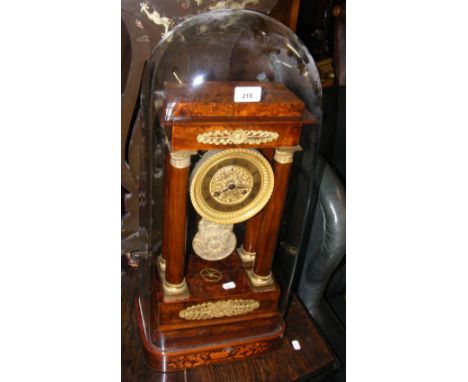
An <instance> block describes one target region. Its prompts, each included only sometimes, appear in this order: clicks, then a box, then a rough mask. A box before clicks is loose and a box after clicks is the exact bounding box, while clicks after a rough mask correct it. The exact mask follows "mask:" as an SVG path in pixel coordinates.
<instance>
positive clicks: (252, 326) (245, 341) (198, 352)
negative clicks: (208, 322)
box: [137, 304, 286, 372]
mask: <svg viewBox="0 0 468 382" xmlns="http://www.w3.org/2000/svg"><path fill="white" fill-rule="evenodd" d="M143 311H144V307H143V308H141V309H140V307H139V304H137V316H138V323H139V329H140V338H141V340H142V343H143V347H144V350H145V356H146V359H147V362H148V364H149V366H151V367H152V368H154V369H155V370H158V371H162V372H171V371H180V370H184V369H191V368H194V367H198V366H204V365H210V364H216V363H221V362H230V361H240V360H243V359H246V358H250V357H255V356H260V355H262V354H265V353H268V352H269V351H271V350H274V349H276V348H277V347H278V346H279V345H280V344H281V340H282V338H283V335H284V331H285V326H286V325H285V324H284V322H283V323H281V324H280V325H279V326H278V325H277V323H275V324H274V325H269V324H268V322H265V321H264V320H261V319H259V320H253V321H252V322H249V321H244V324H245V327H244V330H243V331H244V332H243V331H242V330H240V329H239V328H238V327H237V326H238V325H239V323H231V324H221V325H212V326H210V327H207V328H205V329H204V330H203V329H201V330H198V332H197V330H192V331H190V330H182V331H178V330H173V331H170V332H166V333H165V334H166V335H167V337H168V338H169V337H171V338H170V341H167V344H165V346H163V347H158V346H156V345H155V344H154V342H153V341H152V340H151V339H150V338H149V336H148V335H147V333H146V331H145V328H146V325H147V324H148V320H147V318H146V317H145V316H144V315H143ZM241 326H243V325H241ZM274 328H275V329H274ZM268 329H270V331H269V332H268V331H267V330H268ZM272 329H274V330H272ZM207 332H208V333H210V332H211V333H213V334H212V335H207V334H206V333H207ZM254 332H259V333H261V334H257V335H249V333H254ZM178 337H179V338H178ZM229 337H236V338H229ZM215 338H216V339H215ZM158 342H160V341H158ZM161 343H162V342H160V344H161ZM189 343H192V345H189Z"/></svg>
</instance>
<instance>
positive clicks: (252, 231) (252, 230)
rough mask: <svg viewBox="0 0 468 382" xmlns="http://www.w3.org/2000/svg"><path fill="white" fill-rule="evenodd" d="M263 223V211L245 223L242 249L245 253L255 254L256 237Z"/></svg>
mask: <svg viewBox="0 0 468 382" xmlns="http://www.w3.org/2000/svg"><path fill="white" fill-rule="evenodd" d="M262 221H263V210H262V211H260V212H259V213H258V214H257V215H255V216H254V217H252V218H250V219H249V220H247V222H246V223H245V236H244V242H243V243H242V248H244V250H245V251H247V252H254V253H255V252H257V245H258V237H259V235H260V228H261V226H262Z"/></svg>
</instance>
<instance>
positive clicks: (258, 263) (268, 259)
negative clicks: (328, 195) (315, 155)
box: [247, 146, 300, 287]
mask: <svg viewBox="0 0 468 382" xmlns="http://www.w3.org/2000/svg"><path fill="white" fill-rule="evenodd" d="M298 150H300V147H299V146H297V147H287V148H278V149H276V151H275V157H274V159H275V162H274V168H273V172H274V175H275V188H274V190H273V194H272V195H271V198H270V200H269V201H268V204H267V205H266V207H265V209H264V212H263V221H262V226H261V230H260V233H259V237H258V246H257V254H256V256H255V262H254V266H253V269H252V270H251V271H247V275H248V276H249V280H250V283H251V284H252V286H253V287H264V286H269V285H273V278H272V276H271V266H272V263H273V255H274V254H275V250H276V244H277V241H278V233H279V229H280V226H281V219H282V216H283V210H284V202H285V199H286V192H287V189H288V180H289V174H290V172H291V166H292V162H293V155H294V152H295V151H298Z"/></svg>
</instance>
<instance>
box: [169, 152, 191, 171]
mask: <svg viewBox="0 0 468 382" xmlns="http://www.w3.org/2000/svg"><path fill="white" fill-rule="evenodd" d="M196 153H197V152H196V151H174V152H171V165H172V166H173V167H175V168H187V167H190V157H191V156H192V155H195V154H196Z"/></svg>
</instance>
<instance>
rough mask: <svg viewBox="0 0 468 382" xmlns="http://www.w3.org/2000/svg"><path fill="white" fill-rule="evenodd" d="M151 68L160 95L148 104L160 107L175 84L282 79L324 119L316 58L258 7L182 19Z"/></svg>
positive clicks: (153, 84)
mask: <svg viewBox="0 0 468 382" xmlns="http://www.w3.org/2000/svg"><path fill="white" fill-rule="evenodd" d="M149 73H150V76H151V77H150V81H149V82H150V89H151V93H152V96H153V97H156V98H155V99H154V100H153V102H150V104H151V105H154V104H155V103H154V101H156V107H158V105H160V104H162V103H163V102H159V101H158V98H159V97H164V90H165V89H166V88H167V87H168V86H172V87H173V86H177V84H180V85H182V84H184V85H185V86H188V89H190V88H196V87H197V86H200V85H201V84H203V83H204V82H206V81H258V82H279V83H282V84H283V85H285V86H286V87H287V88H288V89H289V90H291V91H292V92H293V93H294V94H295V95H296V96H298V97H299V98H301V99H302V100H303V101H304V102H305V105H306V107H307V109H308V110H309V111H310V112H312V113H313V114H314V115H315V117H316V118H317V119H319V120H320V119H321V95H322V90H321V85H320V79H319V74H318V72H317V68H316V66H315V63H314V60H313V58H312V57H311V55H310V54H309V52H308V51H307V48H306V47H305V46H304V45H303V43H302V42H301V41H300V40H299V39H298V38H297V36H296V35H295V34H294V33H293V32H292V31H291V30H290V29H288V28H287V27H286V26H284V25H283V24H281V23H279V22H278V21H276V20H274V19H273V18H271V17H268V16H265V15H263V14H260V13H257V12H252V11H246V10H220V11H213V12H208V13H204V14H200V15H197V16H195V17H193V18H191V19H189V20H187V21H185V22H183V23H181V24H180V25H178V26H177V27H176V28H174V29H173V30H172V31H171V32H169V33H168V34H167V36H166V38H165V39H163V40H162V41H161V42H160V43H159V44H158V45H157V46H156V48H155V50H154V52H153V55H152V58H151V61H150V63H149ZM147 85H149V84H147ZM186 89H187V88H186ZM148 90H149V89H148Z"/></svg>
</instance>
